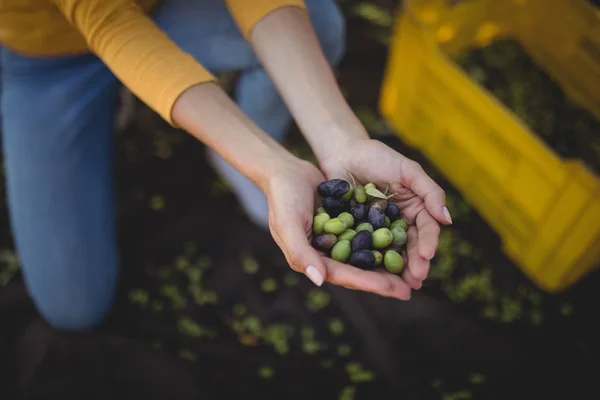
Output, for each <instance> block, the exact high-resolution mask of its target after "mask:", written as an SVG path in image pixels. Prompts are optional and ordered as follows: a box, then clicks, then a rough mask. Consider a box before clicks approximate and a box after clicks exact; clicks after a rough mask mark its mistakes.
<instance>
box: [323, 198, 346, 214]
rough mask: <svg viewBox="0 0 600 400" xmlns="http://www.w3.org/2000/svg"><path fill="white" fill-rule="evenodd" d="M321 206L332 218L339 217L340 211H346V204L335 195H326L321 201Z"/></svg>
mask: <svg viewBox="0 0 600 400" xmlns="http://www.w3.org/2000/svg"><path fill="white" fill-rule="evenodd" d="M321 206H322V207H323V208H324V209H325V211H326V212H327V214H329V215H330V216H331V218H334V217H337V216H338V215H340V213H343V212H344V211H346V205H345V204H344V202H343V201H342V200H340V199H336V198H335V197H325V198H324V199H323V201H322V202H321Z"/></svg>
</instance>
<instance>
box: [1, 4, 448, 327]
mask: <svg viewBox="0 0 600 400" xmlns="http://www.w3.org/2000/svg"><path fill="white" fill-rule="evenodd" d="M0 26H2V29H0V43H2V46H3V50H2V59H1V65H2V77H1V78H2V109H1V111H2V118H3V119H2V133H3V149H4V157H5V158H4V160H5V168H6V179H7V192H8V200H9V207H10V217H11V224H12V229H13V233H14V237H15V241H16V247H17V251H18V253H19V255H20V258H21V261H22V267H23V273H24V278H25V282H26V284H27V287H28V290H29V293H30V294H31V296H32V298H33V300H34V302H35V304H36V306H37V307H38V309H39V310H40V312H41V314H42V315H43V316H44V317H45V318H46V319H47V321H48V322H49V323H50V324H51V325H53V326H54V327H55V328H57V329H63V330H85V329H90V328H93V327H94V326H96V325H97V324H99V323H100V322H101V321H102V320H103V318H104V316H105V315H106V313H107V312H108V310H110V308H111V306H112V304H113V299H114V290H115V283H116V280H117V275H118V269H119V265H118V259H117V258H118V257H117V254H118V249H117V246H116V240H115V238H116V235H115V211H114V204H113V189H112V182H113V181H112V173H113V171H112V169H111V168H112V164H111V157H112V153H113V138H114V135H113V126H114V119H115V112H116V103H117V96H118V94H117V92H118V86H119V83H122V84H124V85H125V86H126V87H127V88H128V89H129V90H131V91H132V92H133V93H134V94H135V95H137V96H138V97H139V98H140V99H141V100H142V101H144V102H145V103H146V104H148V105H149V106H150V107H152V108H153V109H154V110H155V111H156V112H158V113H159V114H160V115H161V116H162V117H163V118H164V119H165V120H166V121H168V122H169V123H170V124H172V125H173V126H175V127H177V128H180V129H182V130H184V131H185V132H187V133H189V134H190V135H193V136H194V137H195V138H197V139H198V140H200V141H201V142H203V143H204V144H206V146H207V148H208V149H209V152H210V159H211V160H212V162H213V165H214V166H215V168H216V169H217V170H218V171H219V173H220V174H222V175H223V176H224V177H225V179H226V180H227V181H228V183H229V184H230V185H231V187H232V188H233V190H234V191H235V193H236V194H237V196H238V198H239V199H240V201H241V203H242V204H243V205H244V207H245V209H246V212H247V214H248V215H249V216H250V217H251V218H252V219H253V220H254V221H255V222H256V223H257V224H262V225H265V226H266V225H267V224H268V226H269V228H270V231H271V233H272V235H273V237H274V239H275V241H276V242H277V244H278V245H279V246H280V248H281V249H282V251H283V252H284V254H285V256H286V259H287V261H288V262H289V264H290V266H291V268H293V269H294V270H295V271H297V272H301V273H304V274H306V276H307V277H308V278H309V279H311V280H312V281H313V282H314V283H315V284H316V285H319V286H320V285H321V284H322V283H323V282H329V283H331V284H335V285H340V286H343V287H347V288H352V289H356V290H363V291H368V292H372V293H377V294H379V295H382V296H388V297H394V298H398V299H404V300H407V299H409V298H410V293H411V289H418V288H420V287H421V283H422V281H423V280H424V279H425V278H426V276H427V274H428V269H429V261H430V259H431V258H432V257H433V256H434V253H435V250H436V247H437V241H438V235H439V231H440V228H439V223H441V224H449V223H451V220H450V216H449V214H448V211H447V209H446V207H445V195H444V192H443V190H442V189H441V188H440V187H439V186H438V185H437V184H436V183H435V182H434V181H433V180H432V179H431V178H430V177H428V176H427V175H426V174H425V173H424V171H423V170H422V169H421V168H420V166H419V165H418V164H417V163H415V162H413V161H411V160H409V159H407V158H405V157H404V156H402V155H401V154H398V153H396V152H395V151H393V150H392V149H390V148H389V147H387V146H385V145H383V144H382V143H381V142H378V141H375V140H372V139H370V138H369V136H368V134H367V132H366V130H365V129H364V128H363V126H361V124H360V122H359V120H358V119H357V117H356V116H355V115H354V114H353V113H352V111H351V109H350V107H349V106H348V104H347V103H346V102H345V100H344V98H343V96H342V94H341V92H340V89H339V87H338V86H337V84H336V81H335V78H334V74H333V72H332V68H334V67H335V66H336V65H337V63H338V62H339V60H340V58H341V57H342V54H343V49H344V22H343V18H342V16H341V14H340V11H339V9H338V7H337V5H336V4H335V2H334V0H305V1H302V0H260V1H259V0H256V1H248V0H195V1H189V0H164V1H160V2H159V1H158V0H137V1H136V0H47V1H42V0H35V1H33V0H32V1H27V2H23V1H21V0H0ZM229 69H239V70H241V71H242V75H241V78H240V80H239V83H238V84H237V88H236V96H235V97H236V98H235V101H234V100H232V99H230V98H229V97H228V96H227V95H226V93H224V92H223V90H222V89H221V88H220V87H219V86H218V84H217V82H216V79H215V77H214V76H215V75H216V74H217V73H219V72H221V71H224V70H229ZM292 117H294V118H295V121H296V122H297V123H298V126H299V127H300V129H301V131H302V133H303V135H304V136H305V137H306V139H307V141H308V143H309V144H310V146H311V147H312V149H313V151H314V153H315V155H316V157H317V159H318V162H319V169H317V168H316V167H314V166H313V165H312V164H310V163H308V162H305V161H303V160H300V159H298V158H296V157H294V156H293V155H291V154H290V153H289V152H287V151H286V150H285V149H284V148H283V147H282V146H281V145H280V141H281V139H282V136H283V135H284V132H285V131H286V129H287V127H288V125H289V123H290V120H291V118H292ZM348 173H352V174H353V176H355V177H356V178H357V179H359V180H360V181H363V182H369V181H371V182H375V183H376V184H379V185H383V186H385V185H386V184H390V187H391V190H393V191H394V192H397V193H398V199H399V205H400V206H401V208H402V210H403V213H404V217H405V218H406V219H407V220H408V222H409V223H412V224H414V225H413V226H412V227H411V228H410V229H409V231H408V241H409V242H408V257H409V263H408V268H406V270H405V272H404V273H403V275H402V277H398V276H392V275H391V274H384V273H377V272H370V271H362V270H359V269H356V268H353V267H350V266H346V265H342V264H340V263H337V262H334V261H332V260H329V259H326V258H324V257H322V256H321V255H320V254H319V253H318V252H316V251H315V250H314V249H313V248H312V247H311V246H310V243H309V240H308V238H307V232H310V228H311V221H312V213H313V210H314V204H313V193H314V190H315V187H316V185H317V184H318V183H319V182H321V181H323V180H325V179H331V178H336V177H342V178H347V177H348Z"/></svg>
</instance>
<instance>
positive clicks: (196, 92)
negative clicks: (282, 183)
mask: <svg viewBox="0 0 600 400" xmlns="http://www.w3.org/2000/svg"><path fill="white" fill-rule="evenodd" d="M172 118H173V120H174V121H175V123H176V124H177V125H178V126H180V127H181V128H182V129H183V130H185V131H186V132H188V133H189V134H191V135H192V136H194V137H195V138H197V139H198V140H200V141H201V142H203V143H204V144H206V145H207V146H208V147H210V148H212V149H213V150H215V151H216V152H217V153H218V154H219V155H220V156H221V157H223V158H224V159H225V160H226V161H227V162H229V163H230V164H231V165H232V166H233V167H235V168H236V169H237V170H238V171H240V172H241V173H242V174H243V175H245V176H246V177H247V178H248V179H250V180H251V181H252V182H254V183H255V184H256V185H257V186H258V187H260V188H261V189H262V190H263V191H266V187H267V184H268V179H269V177H271V176H273V175H274V174H276V173H277V172H279V171H280V170H281V169H282V168H287V167H289V166H290V165H292V164H294V161H298V159H296V158H295V157H294V156H293V155H292V154H290V153H289V152H288V151H287V150H285V148H283V147H282V146H281V145H280V144H278V143H277V142H276V141H274V140H273V139H272V138H271V137H270V136H269V135H267V134H266V133H264V132H263V131H262V130H261V129H260V128H258V126H256V125H255V124H254V123H253V122H252V121H251V120H250V119H249V118H248V117H247V116H246V115H245V114H244V113H243V112H242V111H241V110H240V109H239V107H237V105H236V104H235V103H234V102H233V101H232V100H231V99H230V98H229V96H228V95H227V93H225V92H224V91H223V90H222V89H221V88H220V87H219V86H218V85H216V84H214V83H204V84H201V85H197V86H193V87H192V88H190V89H188V90H186V91H185V92H184V93H183V94H182V95H181V96H180V97H179V98H178V99H177V101H176V102H175V104H174V106H173V114H172Z"/></svg>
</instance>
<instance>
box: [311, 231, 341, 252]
mask: <svg viewBox="0 0 600 400" xmlns="http://www.w3.org/2000/svg"><path fill="white" fill-rule="evenodd" d="M337 242H338V238H337V236H335V235H334V234H333V233H321V234H320V235H315V236H314V237H313V240H312V245H313V247H315V248H316V249H318V250H322V251H327V250H329V249H331V248H332V247H333V246H335V244H336V243H337Z"/></svg>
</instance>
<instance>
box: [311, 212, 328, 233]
mask: <svg viewBox="0 0 600 400" xmlns="http://www.w3.org/2000/svg"><path fill="white" fill-rule="evenodd" d="M330 219H331V217H330V216H329V214H327V213H319V214H317V215H315V216H314V218H313V232H314V233H323V227H324V226H325V222H327V221H329V220H330Z"/></svg>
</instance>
